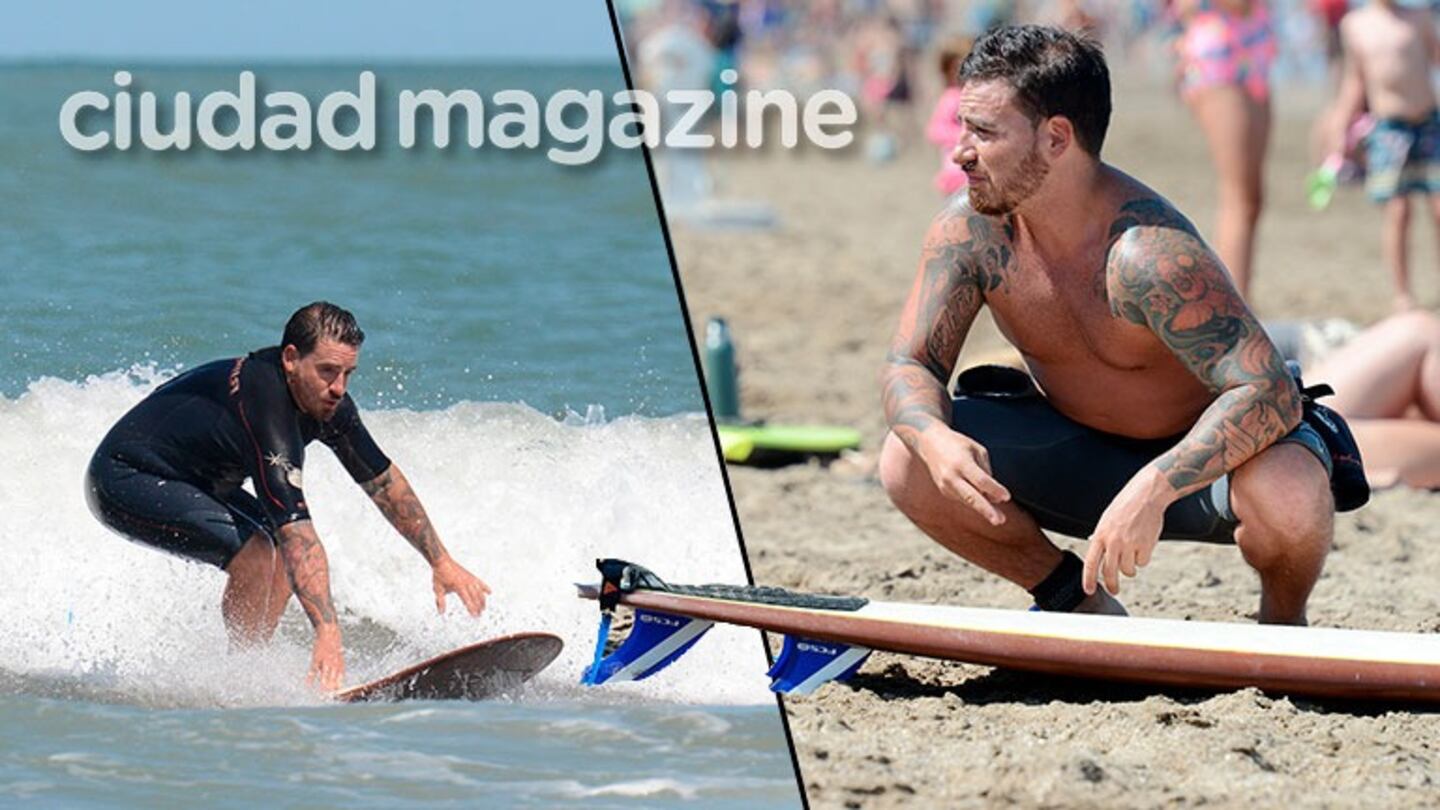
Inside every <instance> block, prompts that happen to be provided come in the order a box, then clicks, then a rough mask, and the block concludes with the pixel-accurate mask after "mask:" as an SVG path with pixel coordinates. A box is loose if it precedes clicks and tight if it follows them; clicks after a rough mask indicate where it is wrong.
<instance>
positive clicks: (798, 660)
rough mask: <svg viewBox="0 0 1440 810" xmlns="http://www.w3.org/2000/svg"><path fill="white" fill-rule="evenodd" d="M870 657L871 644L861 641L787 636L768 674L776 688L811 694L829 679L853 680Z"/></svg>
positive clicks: (776, 690)
mask: <svg viewBox="0 0 1440 810" xmlns="http://www.w3.org/2000/svg"><path fill="white" fill-rule="evenodd" d="M868 657H870V648H869V647H861V646H859V645H858V644H840V643H837V642H834V641H814V640H812V639H808V638H800V637H798V636H786V637H785V644H784V646H783V647H781V648H780V657H779V658H777V659H775V665H774V666H772V667H770V671H769V672H767V673H765V674H766V675H767V676H769V678H770V679H771V680H770V689H771V690H772V691H775V692H780V693H782V694H787V695H808V694H810V693H811V692H814V691H815V690H816V689H818V688H820V686H821V685H822V684H825V683H827V682H829V681H844V680H849V679H850V677H851V676H852V675H854V674H855V671H856V670H858V669H860V665H861V664H863V663H865V659H866V658H868Z"/></svg>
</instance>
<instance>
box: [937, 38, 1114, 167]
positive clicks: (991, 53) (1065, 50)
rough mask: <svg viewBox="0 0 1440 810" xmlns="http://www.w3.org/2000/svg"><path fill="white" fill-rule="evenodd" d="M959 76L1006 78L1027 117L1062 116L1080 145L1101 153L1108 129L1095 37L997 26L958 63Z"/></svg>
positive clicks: (1105, 72) (1104, 72)
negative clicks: (1067, 121)
mask: <svg viewBox="0 0 1440 810" xmlns="http://www.w3.org/2000/svg"><path fill="white" fill-rule="evenodd" d="M959 78H960V81H961V82H962V83H963V82H965V81H968V80H970V79H977V80H981V81H988V80H992V79H1003V80H1005V81H1006V82H1008V83H1009V84H1010V86H1011V87H1014V88H1015V100H1016V102H1017V103H1018V104H1019V105H1020V109H1021V111H1022V112H1024V113H1025V114H1026V115H1027V116H1029V117H1030V120H1031V121H1033V122H1034V123H1037V124H1038V123H1039V122H1040V120H1041V119H1042V118H1049V117H1050V116H1054V115H1063V116H1065V117H1066V118H1068V119H1070V123H1071V124H1072V125H1074V127H1075V140H1076V142H1078V143H1079V144H1080V148H1082V149H1084V150H1085V151H1086V152H1089V153H1090V154H1091V155H1094V156H1095V157H1097V158H1098V157H1100V147H1101V146H1103V145H1104V143H1105V131H1106V130H1107V129H1109V127H1110V69H1109V68H1108V67H1106V65H1105V54H1104V53H1103V52H1102V51H1101V50H1100V45H1099V43H1097V42H1096V41H1095V40H1093V39H1090V38H1089V37H1086V36H1082V35H1078V34H1073V33H1071V32H1069V31H1064V30H1062V29H1059V28H1049V27H1046V26H1041V25H1007V26H1004V27H1002V28H996V29H995V30H994V31H991V32H990V33H988V34H986V35H985V36H983V37H981V38H980V40H979V41H977V42H976V43H975V47H974V48H973V49H971V51H970V55H969V56H967V57H965V61H964V62H961V63H960V76H959Z"/></svg>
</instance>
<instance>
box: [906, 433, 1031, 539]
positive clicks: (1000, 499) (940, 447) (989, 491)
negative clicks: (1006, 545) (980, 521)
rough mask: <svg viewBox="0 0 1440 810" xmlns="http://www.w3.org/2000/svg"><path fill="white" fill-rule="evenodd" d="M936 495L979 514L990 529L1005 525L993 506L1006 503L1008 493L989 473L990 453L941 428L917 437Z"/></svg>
mask: <svg viewBox="0 0 1440 810" xmlns="http://www.w3.org/2000/svg"><path fill="white" fill-rule="evenodd" d="M917 450H918V452H919V454H920V458H921V460H922V461H924V462H925V466H926V468H928V469H929V470H930V478H931V479H932V480H933V481H934V482H935V487H936V488H937V489H939V490H940V494H942V495H944V496H945V497H947V498H950V499H953V500H956V501H960V502H961V503H963V504H965V505H966V506H969V507H970V508H971V509H974V510H975V511H976V512H979V513H980V516H981V517H983V518H985V519H986V520H987V521H989V522H990V525H992V526H999V525H1000V524H1002V523H1004V522H1005V515H1004V514H1003V513H1002V512H1001V511H1000V510H999V509H996V508H995V504H999V503H1004V502H1006V501H1008V500H1010V491H1009V490H1007V489H1005V487H1004V486H1002V485H1001V484H1000V482H999V481H996V480H995V479H994V477H993V476H992V474H991V472H990V453H989V451H987V450H986V449H985V448H984V446H982V445H981V444H980V443H979V442H977V441H975V440H974V439H972V438H970V437H969V436H966V435H964V434H961V433H956V432H955V431H953V430H950V429H949V428H946V427H943V426H937V427H933V428H931V429H929V430H927V431H926V432H925V433H924V435H922V436H921V439H920V444H919V446H918V448H917Z"/></svg>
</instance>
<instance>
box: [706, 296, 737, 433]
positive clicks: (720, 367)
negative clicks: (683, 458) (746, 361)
mask: <svg viewBox="0 0 1440 810" xmlns="http://www.w3.org/2000/svg"><path fill="white" fill-rule="evenodd" d="M738 376H739V375H738V374H737V373H736V371H735V344H734V343H733V342H732V341H731V340H730V327H729V325H728V324H726V323H725V319H724V318H711V319H710V321H709V322H708V323H706V324H705V387H706V389H708V390H709V392H710V407H711V408H713V409H714V411H715V419H716V420H717V421H720V422H737V421H739V420H740V385H739V381H738V379H737V377H738Z"/></svg>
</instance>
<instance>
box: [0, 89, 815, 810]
mask: <svg viewBox="0 0 1440 810" xmlns="http://www.w3.org/2000/svg"><path fill="white" fill-rule="evenodd" d="M115 67H121V66H105V67H104V68H100V67H83V66H82V67H69V66H41V67H33V66H32V67H8V68H0V99H3V101H4V106H5V114H4V115H3V116H0V199H3V200H4V201H5V202H4V203H3V206H0V326H3V331H0V357H3V358H4V361H3V362H0V457H3V458H4V459H5V460H6V463H5V465H3V467H0V510H3V514H4V520H3V522H0V541H3V543H4V544H5V547H6V552H5V553H4V554H0V584H3V587H0V729H4V731H3V732H0V739H3V744H0V803H6V804H8V803H11V802H12V801H14V800H18V799H28V800H32V801H40V802H42V803H48V804H55V805H64V806H72V807H73V806H145V807H148V806H156V805H158V804H165V803H167V802H171V801H176V800H178V797H181V796H183V797H184V799H185V800H187V801H203V802H204V803H205V804H207V805H219V806H241V805H247V806H248V805H253V804H256V803H267V804H268V803H275V804H280V805H284V806H294V805H304V806H347V807H349V806H356V807H369V806H375V807H380V806H384V807H395V806H408V805H424V806H447V805H452V806H474V805H477V804H483V805H491V804H493V805H501V806H557V805H566V804H575V805H583V806H586V807H611V806H613V807H621V806H625V807H635V806H641V807H644V806H667V807H670V806H697V807H794V806H798V804H799V796H798V792H797V789H796V784H795V778H794V774H793V770H792V766H791V760H790V755H789V751H788V748H787V747H786V744H785V739H784V732H783V727H782V725H781V721H780V717H779V714H778V712H777V709H776V704H775V702H774V700H773V698H772V697H771V696H770V694H769V693H768V691H767V690H766V688H765V679H764V676H763V672H764V669H765V660H764V650H763V646H762V643H761V640H760V638H759V636H758V635H757V634H755V633H753V632H748V631H742V630H740V629H736V628H717V629H715V630H713V631H711V633H710V634H709V636H707V637H706V638H705V639H704V640H702V641H701V642H700V643H699V644H698V645H697V646H696V648H695V649H694V651H693V652H692V653H691V654H690V655H689V656H687V657H686V658H684V659H682V660H681V661H680V662H678V663H677V664H676V665H675V666H673V667H672V668H671V669H669V670H667V671H665V672H664V673H662V674H661V675H659V676H656V677H655V678H652V679H651V680H648V681H645V682H642V683H638V684H622V685H617V686H614V687H605V688H601V689H598V690H595V689H586V688H582V687H580V686H579V685H578V683H577V682H578V679H579V676H580V673H581V671H582V670H583V668H584V666H585V665H586V663H588V661H589V659H590V656H591V653H592V649H591V645H592V644H593V635H594V627H595V621H596V610H595V606H594V604H593V603H590V602H584V601H582V600H579V599H577V598H575V595H574V587H573V584H572V583H574V582H577V581H593V579H594V578H595V577H596V576H597V575H596V573H595V571H594V567H593V563H594V559H595V558H596V557H600V556H618V557H626V558H629V559H633V560H635V561H637V562H642V563H645V564H646V565H649V566H650V567H652V568H653V569H655V570H656V571H657V572H659V573H661V574H662V575H663V576H665V577H667V578H669V579H671V580H673V581H677V582H695V581H739V580H740V579H741V578H743V576H744V569H743V564H742V561H741V559H740V557H739V550H738V546H737V544H736V540H735V535H734V529H733V526H732V524H731V519H730V514H729V510H728V506H727V503H726V499H725V492H724V488H723V484H722V481H721V477H720V468H719V464H718V462H717V461H716V459H715V455H714V448H713V444H712V439H711V434H710V428H709V425H708V422H707V421H706V419H705V417H704V414H703V406H702V404H701V403H702V401H701V398H700V394H699V388H698V381H697V377H696V372H695V368H694V364H693V359H692V355H691V352H690V348H689V346H688V344H687V343H686V331H685V328H684V323H683V316H682V313H681V310H680V307H679V302H678V299H677V297H676V294H675V290H674V287H673V282H672V277H671V273H670V269H669V265H668V262H667V260H666V256H665V251H664V243H663V240H662V237H661V234H660V232H659V230H658V222H657V219H656V212H655V210H654V205H653V202H652V198H651V194H650V187H649V182H648V178H647V177H646V174H645V170H644V165H643V162H642V160H641V157H640V155H639V154H637V153H633V152H618V151H617V152H612V153H610V154H608V155H607V157H605V158H603V159H602V160H601V161H599V162H598V163H596V164H595V165H592V166H589V167H583V168H567V167H563V166H557V165H555V164H553V163H551V162H550V161H548V160H546V159H545V158H544V157H543V155H540V154H535V153H525V152H503V151H493V150H481V151H479V152H476V151H473V150H470V149H468V148H464V149H453V148H452V149H450V150H447V151H444V152H441V151H437V150H434V149H433V148H431V149H428V150H415V151H406V150H402V149H399V148H396V147H394V146H393V140H391V141H390V142H389V143H387V140H386V138H387V136H386V134H385V131H384V129H383V128H382V133H381V138H380V142H381V144H382V146H381V148H379V149H377V150H376V152H375V153H373V154H365V155H339V154H333V153H326V152H316V153H314V154H304V155H293V154H292V155H276V154H263V153H256V154H246V155H219V154H213V153H203V152H201V153H189V154H152V153H145V152H132V153H100V154H82V153H78V152H75V151H74V150H71V149H70V148H69V147H68V146H66V145H65V144H64V142H63V140H62V139H61V137H60V135H59V132H58V129H57V127H56V123H55V122H56V113H57V111H58V109H59V106H60V104H61V103H62V102H63V100H64V99H65V97H67V96H68V95H69V94H70V93H73V92H75V91H77V90H83V89H99V90H102V91H104V90H105V89H106V88H107V86H108V83H109V82H110V73H111V70H112V69H113V68H115ZM123 67H126V68H128V69H129V70H131V71H132V72H133V74H134V75H135V84H136V86H137V87H139V88H141V89H151V90H154V91H155V92H157V93H159V94H161V96H162V98H164V97H165V94H166V93H173V92H174V91H175V89H178V88H186V89H190V90H191V91H192V92H199V93H203V92H206V91H208V90H213V89H224V88H230V89H233V88H234V86H235V81H236V80H235V75H236V73H237V72H238V70H239V67H238V66H232V67H207V68H203V69H202V68H193V67H176V66H144V65H139V66H137V65H125V66H123ZM247 67H251V68H252V69H254V70H255V71H256V73H257V74H258V76H259V78H260V81H261V83H262V85H263V86H264V87H265V89H267V90H278V89H287V90H291V89H293V90H298V91H300V92H305V93H307V94H311V95H315V96H318V95H321V94H323V93H326V92H329V91H331V90H336V89H346V88H353V87H354V84H355V81H356V79H355V77H356V74H357V73H358V72H359V71H360V70H361V69H362V67H370V68H371V69H373V70H375V71H376V73H377V76H378V77H379V80H380V86H381V88H382V90H381V92H382V96H383V95H393V94H394V93H396V92H398V90H399V89H401V88H412V89H423V88H426V87H434V88H437V89H445V90H453V89H458V88H462V87H468V88H472V89H476V90H477V91H479V92H481V94H482V95H483V96H487V97H488V95H489V94H490V93H493V92H494V91H495V90H498V89H503V88H510V87H514V88H525V89H530V90H532V91H533V92H536V93H537V94H539V95H541V96H542V97H543V96H544V95H545V94H548V93H549V92H552V91H553V90H554V89H558V88H560V87H564V86H574V87H578V88H580V89H589V88H597V89H601V90H604V91H606V92H611V91H613V90H614V89H618V88H619V87H620V86H621V77H620V75H619V71H618V68H610V67H600V66H596V67H589V68H587V67H566V68H556V67H543V66H540V67H537V66H511V67H505V66H494V65H487V66H473V67H466V66H453V65H452V66H444V67H433V68H425V67H400V66H383V65H382V66H360V65H355V66H338V67H315V66H309V67H284V66H247ZM382 106H383V105H382ZM392 135H393V133H392ZM315 298H327V299H330V300H334V301H336V302H337V303H341V304H342V305H344V306H346V307H348V308H350V309H352V310H353V311H354V312H355V313H356V315H357V317H358V318H359V319H360V322H361V325H362V326H363V327H364V328H365V330H366V331H367V334H368V338H367V341H366V344H365V348H364V351H363V352H362V355H361V371H360V373H359V374H357V376H356V378H355V380H354V383H353V385H352V392H353V394H354V396H355V397H356V399H357V401H358V402H359V403H360V405H361V408H362V410H363V412H364V414H365V419H366V423H367V425H368V426H369V427H370V430H371V432H372V433H373V434H374V435H375V436H376V438H377V440H378V441H379V442H380V444H381V445H382V447H384V448H385V449H386V451H387V452H388V453H389V454H390V455H391V457H392V458H394V459H395V461H396V463H397V464H399V465H400V467H401V468H403V469H404V470H405V472H406V474H407V476H408V477H409V478H410V480H411V481H412V483H414V485H415V487H416V489H417V490H418V491H419V493H420V494H421V496H422V498H423V500H424V501H425V504H426V506H427V509H428V510H429V512H430V515H431V517H432V519H433V520H434V522H435V524H436V526H437V528H438V530H439V532H440V535H441V537H442V539H443V540H444V542H445V543H446V545H447V546H448V547H449V548H450V550H451V552H452V553H453V554H454V555H455V557H456V558H457V559H459V560H460V561H461V562H462V563H463V564H465V565H466V566H467V567H469V568H471V570H473V571H474V572H475V573H476V574H478V575H479V576H480V577H481V578H483V579H484V580H486V582H487V583H488V584H489V585H490V586H491V587H492V588H493V590H494V593H493V594H492V596H491V600H490V605H491V606H490V608H489V609H488V610H487V611H486V612H485V614H484V615H483V616H482V617H480V618H479V619H472V618H470V617H468V616H467V615H465V614H464V612H463V610H461V609H460V608H459V607H458V606H456V605H452V606H451V607H450V609H449V611H448V612H447V613H446V614H444V615H438V614H437V613H436V611H435V607H434V602H433V596H432V594H431V592H430V586H429V577H428V569H426V567H425V565H424V564H423V562H422V561H421V560H420V559H419V557H418V556H417V555H416V554H415V553H414V552H413V550H411V549H410V548H409V546H408V545H407V544H406V543H405V542H404V540H403V539H401V538H400V537H399V536H398V535H396V534H395V533H394V532H393V531H392V530H391V529H390V528H389V526H388V525H387V524H386V523H385V522H384V520H383V518H382V517H381V516H380V515H379V514H378V512H377V511H376V510H375V509H374V508H373V506H371V505H370V504H369V503H368V501H367V499H366V498H364V497H363V495H362V494H361V493H360V492H359V490H358V489H357V488H356V487H354V486H353V484H351V483H350V482H349V480H348V478H347V476H346V475H345V473H344V472H343V470H342V469H341V468H340V466H339V464H338V463H337V462H336V461H335V460H334V459H333V457H331V456H330V454H329V453H328V452H326V451H325V450H324V449H323V448H321V447H320V446H319V445H316V446H315V447H314V448H313V449H312V452H311V453H310V454H309V457H308V464H307V469H306V482H307V486H306V489H307V495H308V498H307V500H309V501H310V504H311V508H312V512H313V515H314V520H315V523H316V527H317V529H318V531H319V533H320V536H321V537H322V539H323V540H324V542H325V545H326V548H327V551H328V553H329V557H330V561H331V580H332V590H333V592H334V596H335V602H336V606H337V609H338V610H339V612H340V616H341V623H342V629H343V632H344V635H345V641H346V663H347V667H348V672H347V682H348V683H359V682H361V681H363V680H366V679H369V678H373V677H378V676H380V675H382V674H385V673H387V672H389V671H391V670H394V669H396V668H398V667H401V666H404V665H407V664H409V663H413V662H415V661H417V660H420V659H422V658H424V657H427V656H430V655H433V654H436V653H438V652H441V651H444V650H447V649H451V648H453V647H456V646H459V645H462V644H466V643H470V642H473V641H475V640H478V639H482V638H487V637H492V636H496V635H502V634H505V633H511V632H519V631H523V630H543V631H549V632H553V633H556V634H557V635H559V636H561V637H562V638H563V639H564V640H565V643H566V648H565V651H564V652H563V653H562V655H561V657H560V659H559V660H557V661H556V663H555V664H553V665H552V666H551V667H550V669H548V670H547V671H546V672H544V673H542V674H541V675H540V676H538V677H537V678H536V680H535V681H533V682H532V683H531V684H530V685H529V686H528V687H527V688H525V689H524V690H522V691H521V692H520V693H518V694H517V695H515V696H513V697H511V698H508V699H506V700H502V701H495V702H487V703H479V704H448V703H407V704H394V705H379V706H339V705H333V704H329V703H327V702H326V701H325V700H323V698H321V697H320V696H318V695H316V694H314V693H313V692H311V691H309V690H308V689H307V688H306V687H305V686H304V684H303V681H304V675H305V671H306V667H307V664H308V660H309V641H310V631H309V627H308V623H307V622H306V621H305V619H304V617H303V616H302V615H301V614H300V612H299V611H298V609H297V608H295V607H294V606H293V605H292V607H291V611H290V613H288V614H287V615H286V617H285V618H284V620H283V621H282V623H281V628H280V632H279V634H278V637H277V640H276V642H275V643H274V644H273V645H271V646H270V647H268V648H266V649H264V650H261V651H253V652H232V651H231V650H229V648H228V644H227V642H226V638H225V632H224V629H223V626H222V623H221V620H220V615H219V610H218V601H219V594H220V590H221V587H222V585H223V580H224V577H223V574H222V573H221V572H219V571H217V570H214V569H210V568H207V567H203V566H198V565H193V564H189V563H186V562H184V561H181V560H178V559H175V558H171V557H168V556H165V555H163V554H159V553H156V552H154V551H152V550H150V549H147V548H143V547H141V546H138V545H135V544H131V543H128V542H125V541H124V540H122V539H120V538H118V537H116V536H114V535H113V534H111V533H110V532H108V530H106V529H104V528H103V527H101V526H100V525H99V524H98V523H96V522H95V521H94V519H93V518H91V516H90V515H89V513H88V511H87V510H86V508H85V505H84V500H83V494H82V492H81V486H80V482H81V476H82V473H83V469H84V466H85V464H86V462H87V460H88V458H89V455H90V453H91V451H92V450H93V448H94V446H95V444H96V443H97V442H98V441H99V439H100V437H101V436H102V435H103V434H104V432H105V430H107V429H108V427H109V425H110V424H111V423H112V422H113V421H114V420H115V419H116V418H118V417H119V416H120V415H121V414H122V413H123V412H124V411H125V410H126V409H128V408H129V407H130V406H132V405H133V404H134V403H135V402H137V401H139V400H140V399H141V398H142V397H143V396H144V395H145V394H146V393H147V392H149V391H150V390H152V389H153V388H154V387H155V386H156V385H158V384H159V383H160V382H162V381H163V380H164V379H167V378H169V377H170V376H173V374H175V373H176V372H177V371H178V370H180V369H183V368H188V367H190V366H193V365H195V364H198V363H201V362H204V361H206V360H209V359H213V358H217V357H228V356H234V355H236V354H239V353H242V352H244V351H248V350H250V349H254V348H258V347H260V346H263V345H267V344H269V343H273V342H275V341H276V340H277V339H278V335H279V332H280V330H281V328H282V327H283V324H284V320H285V318H286V317H287V316H288V314H289V313H290V311H292V310H293V309H294V308H295V307H296V306H298V305H300V304H303V303H305V302H307V301H310V300H312V299H315Z"/></svg>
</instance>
